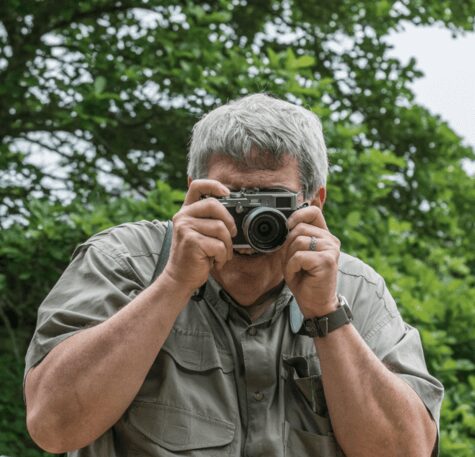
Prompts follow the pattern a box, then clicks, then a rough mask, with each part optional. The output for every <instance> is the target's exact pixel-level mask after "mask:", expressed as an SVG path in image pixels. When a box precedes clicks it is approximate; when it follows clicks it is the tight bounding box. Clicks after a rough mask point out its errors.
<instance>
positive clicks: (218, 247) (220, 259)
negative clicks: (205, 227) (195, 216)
mask: <svg viewBox="0 0 475 457" xmlns="http://www.w3.org/2000/svg"><path fill="white" fill-rule="evenodd" d="M198 243H199V245H200V247H201V249H202V250H203V252H204V253H205V255H206V257H208V258H209V259H210V260H214V262H215V265H216V268H217V269H218V270H219V269H221V268H222V267H223V266H224V265H225V263H226V262H227V261H228V253H227V250H226V245H225V244H224V242H223V241H221V240H218V239H217V238H211V237H209V236H205V235H200V237H199V238H198ZM211 266H212V265H211Z"/></svg>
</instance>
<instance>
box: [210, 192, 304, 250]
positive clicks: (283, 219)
mask: <svg viewBox="0 0 475 457" xmlns="http://www.w3.org/2000/svg"><path fill="white" fill-rule="evenodd" d="M297 195H298V194H296V193H294V192H289V191H285V190H278V189H276V190H269V191H267V190H264V191H260V190H259V189H242V190H241V191H239V192H231V194H230V195H229V197H222V198H219V201H220V202H221V203H222V204H223V205H224V206H225V207H226V209H227V210H228V211H229V212H230V213H231V215H232V216H233V218H234V221H235V223H236V227H237V230H238V234H237V235H236V236H235V237H234V238H233V247H234V248H249V247H250V248H253V249H254V250H255V251H258V252H263V253H268V252H273V251H276V250H277V249H279V248H280V247H281V246H282V245H283V244H284V242H285V240H286V238H287V235H288V233H289V228H288V226H287V218H288V217H289V216H290V215H291V214H292V213H293V212H294V211H296V210H297V209H298V208H299V207H298V206H297Z"/></svg>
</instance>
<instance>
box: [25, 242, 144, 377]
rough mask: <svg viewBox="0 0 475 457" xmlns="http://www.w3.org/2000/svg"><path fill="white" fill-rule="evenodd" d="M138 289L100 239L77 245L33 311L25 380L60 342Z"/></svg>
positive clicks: (98, 320) (138, 282)
mask: <svg viewBox="0 0 475 457" xmlns="http://www.w3.org/2000/svg"><path fill="white" fill-rule="evenodd" d="M144 288H145V284H143V281H142V279H140V277H139V276H138V275H137V274H135V272H134V269H133V268H132V267H131V265H130V263H128V262H127V261H126V259H125V257H124V254H123V253H122V252H119V250H116V249H114V248H113V247H111V246H110V245H108V244H107V243H106V242H105V241H104V239H98V240H95V241H93V242H88V243H85V244H83V245H81V246H80V247H79V248H78V249H76V251H75V252H74V254H73V258H72V262H71V263H70V265H69V266H68V267H67V269H66V270H65V271H64V273H63V274H62V276H61V277H60V279H59V280H58V282H57V283H56V285H55V286H54V287H53V289H52V290H51V292H50V293H49V294H48V296H47V297H46V298H45V300H44V301H43V303H42V304H41V305H40V307H39V309H38V319H37V325H36V330H35V333H34V335H33V338H32V340H31V342H30V345H29V347H28V351H27V354H26V360H25V376H26V373H27V372H28V370H29V369H30V368H32V367H33V366H35V365H37V364H38V363H39V362H41V360H42V359H43V358H44V357H45V356H46V355H47V354H48V353H49V352H50V351H51V350H52V349H53V348H54V347H55V346H57V345H58V344H59V343H60V342H62V341H64V340H65V339H66V338H69V337H70V336H72V335H74V334H75V333H77V332H78V331H81V330H82V329H85V328H88V327H91V326H94V325H97V324H99V323H101V322H103V321H105V320H106V319H108V318H109V317H110V316H112V315H113V314H115V313H116V312H117V311H119V310H120V309H121V308H122V307H123V306H124V305H126V304H127V303H129V302H130V301H131V300H132V299H133V298H134V297H135V296H136V295H137V294H138V293H139V292H141V291H142V290H143V289H144Z"/></svg>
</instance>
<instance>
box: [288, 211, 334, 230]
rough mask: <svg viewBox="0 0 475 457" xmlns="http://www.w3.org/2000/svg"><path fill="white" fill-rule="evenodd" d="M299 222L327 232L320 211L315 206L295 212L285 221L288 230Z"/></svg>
mask: <svg viewBox="0 0 475 457" xmlns="http://www.w3.org/2000/svg"><path fill="white" fill-rule="evenodd" d="M301 222H305V223H307V224H310V225H314V226H316V227H320V228H322V229H324V230H328V227H327V223H326V221H325V218H324V217H323V213H322V210H321V209H320V208H319V207H318V206H315V205H311V206H307V207H305V208H301V209H299V210H297V211H295V212H294V213H293V214H292V215H291V216H290V217H289V219H288V221H287V223H288V225H289V229H290V230H292V229H293V228H294V227H295V226H296V225H297V224H299V223H301Z"/></svg>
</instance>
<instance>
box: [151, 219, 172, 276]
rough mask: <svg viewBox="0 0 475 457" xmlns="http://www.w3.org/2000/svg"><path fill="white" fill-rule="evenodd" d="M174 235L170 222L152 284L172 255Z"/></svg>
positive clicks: (169, 222) (170, 222)
mask: <svg viewBox="0 0 475 457" xmlns="http://www.w3.org/2000/svg"><path fill="white" fill-rule="evenodd" d="M172 235H173V222H172V221H168V223H167V231H166V232H165V238H164V239H163V243H162V249H161V250H160V254H159V255H158V261H157V264H156V266H155V270H154V272H153V275H152V278H151V280H150V284H152V282H153V281H155V279H156V278H157V277H158V276H159V275H160V273H161V272H162V271H163V269H164V268H165V265H166V264H167V262H168V256H169V255H170V248H171V245H172Z"/></svg>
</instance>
